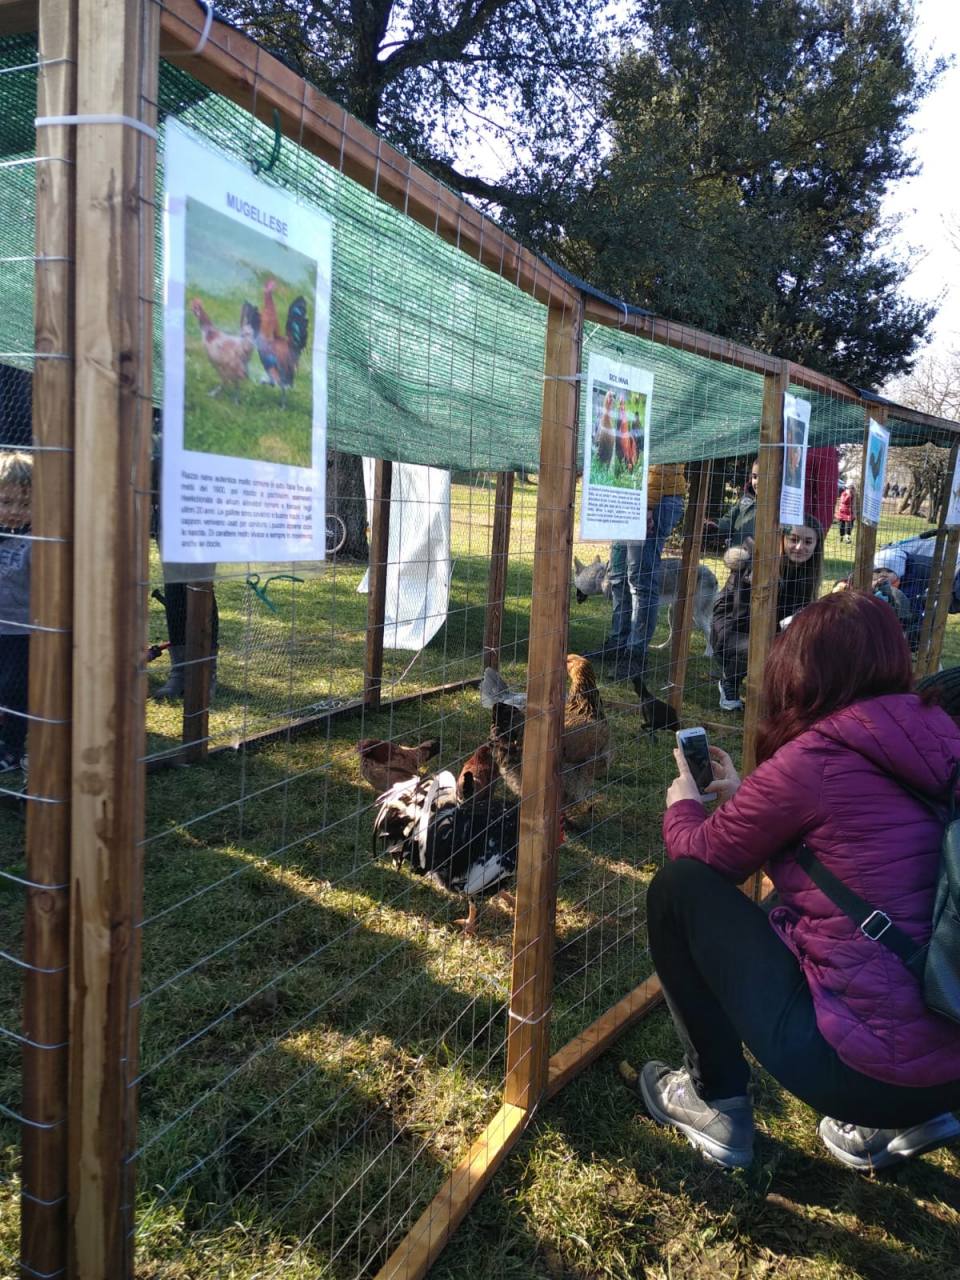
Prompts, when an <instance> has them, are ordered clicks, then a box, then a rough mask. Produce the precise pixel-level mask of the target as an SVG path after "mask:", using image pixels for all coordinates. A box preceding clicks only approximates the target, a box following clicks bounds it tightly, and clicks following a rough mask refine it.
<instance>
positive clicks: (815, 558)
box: [710, 515, 823, 711]
mask: <svg viewBox="0 0 960 1280" xmlns="http://www.w3.org/2000/svg"><path fill="white" fill-rule="evenodd" d="M723 563H724V564H725V565H726V566H727V568H728V569H729V570H730V576H729V578H727V581H726V582H725V583H724V585H723V588H722V590H721V591H720V593H719V594H718V596H717V598H716V600H715V601H714V605H713V623H712V625H711V629H710V643H711V645H712V646H713V651H714V654H715V656H716V659H717V661H718V662H719V664H720V670H721V677H720V710H721V711H739V710H740V708H741V707H742V706H743V701H742V699H741V697H740V685H741V683H742V681H743V678H744V676H745V675H746V674H747V653H748V650H749V648H750V604H751V596H752V591H753V539H752V538H750V539H749V540H748V541H747V542H745V543H744V544H743V545H742V546H738V547H730V548H729V549H728V550H727V551H725V552H724V556H723ZM822 573H823V531H822V529H821V528H820V524H819V522H818V521H817V519H816V518H815V517H814V516H811V515H807V516H804V519H803V524H802V525H791V526H790V527H789V528H786V529H784V530H783V531H782V533H781V535H780V564H779V566H778V568H777V580H778V586H777V625H778V626H779V625H780V623H782V622H785V621H786V620H787V619H788V618H792V617H793V615H794V614H795V613H798V612H799V611H800V610H801V609H803V608H804V607H805V606H806V605H808V604H810V602H811V601H812V600H815V599H816V597H817V593H818V592H819V590H820V577H821V574H822Z"/></svg>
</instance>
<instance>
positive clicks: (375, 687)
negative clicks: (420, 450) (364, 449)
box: [363, 458, 393, 711]
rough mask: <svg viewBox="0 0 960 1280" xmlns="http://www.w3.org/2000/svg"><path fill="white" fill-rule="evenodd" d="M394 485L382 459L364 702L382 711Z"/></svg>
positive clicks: (373, 524) (376, 489) (376, 481)
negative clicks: (388, 562) (388, 565)
mask: <svg viewBox="0 0 960 1280" xmlns="http://www.w3.org/2000/svg"><path fill="white" fill-rule="evenodd" d="M392 485H393V463H392V462H384V461H383V459H382V458H378V459H377V461H376V466H375V468H374V474H373V516H372V519H371V521H370V565H369V569H370V575H369V577H368V579H367V592H368V594H367V651H366V657H365V661H364V666H363V705H364V706H365V707H366V708H367V710H368V711H379V710H380V687H381V685H382V684H383V619H384V613H385V610H386V607H387V558H388V556H389V554H390V552H389V548H390V490H391V488H392Z"/></svg>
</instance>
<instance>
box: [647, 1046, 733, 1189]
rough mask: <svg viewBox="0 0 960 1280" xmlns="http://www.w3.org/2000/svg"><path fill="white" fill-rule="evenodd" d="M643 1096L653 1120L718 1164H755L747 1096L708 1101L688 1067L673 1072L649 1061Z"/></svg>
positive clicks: (663, 1064)
mask: <svg viewBox="0 0 960 1280" xmlns="http://www.w3.org/2000/svg"><path fill="white" fill-rule="evenodd" d="M640 1093H641V1094H642V1096H643V1101H644V1103H645V1104H646V1108H647V1110H648V1111H649V1113H650V1115H651V1116H652V1117H653V1119H654V1120H656V1121H658V1122H659V1123H660V1124H669V1125H672V1126H673V1128H674V1129H679V1130H680V1132H681V1133H682V1134H684V1135H685V1136H686V1139H687V1141H688V1142H689V1143H690V1144H691V1146H694V1147H697V1148H698V1149H699V1150H700V1151H702V1152H703V1154H704V1155H706V1156H709V1158H710V1159H711V1160H715V1161H716V1162H717V1164H722V1165H723V1166H724V1167H725V1168H727V1169H745V1168H746V1167H747V1165H749V1164H750V1163H751V1162H752V1160H753V1136H754V1126H753V1104H752V1103H751V1101H750V1099H749V1098H748V1097H747V1096H746V1094H743V1095H741V1096H740V1097H737V1098H713V1099H712V1100H711V1101H710V1102H706V1101H705V1100H704V1099H703V1098H701V1097H700V1095H699V1094H698V1093H697V1091H696V1089H695V1088H694V1086H693V1081H692V1080H691V1079H690V1073H689V1072H688V1071H687V1070H686V1069H685V1068H682V1067H681V1068H680V1069H679V1070H677V1071H672V1070H671V1069H670V1068H669V1067H668V1066H667V1065H666V1064H665V1063H663V1062H648V1063H647V1064H646V1066H645V1067H644V1068H643V1070H642V1071H641V1072H640Z"/></svg>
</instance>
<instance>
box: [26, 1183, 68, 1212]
mask: <svg viewBox="0 0 960 1280" xmlns="http://www.w3.org/2000/svg"><path fill="white" fill-rule="evenodd" d="M66 1198H67V1197H66V1196H57V1198H56V1200H43V1199H41V1197H40V1196H34V1195H31V1194H30V1192H29V1191H24V1190H23V1188H22V1187H21V1188H20V1199H21V1200H29V1201H30V1203H31V1204H39V1205H42V1206H43V1208H44V1209H52V1208H54V1207H55V1206H56V1205H58V1204H63V1203H64V1201H65V1200H66Z"/></svg>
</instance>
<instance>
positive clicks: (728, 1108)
mask: <svg viewBox="0 0 960 1280" xmlns="http://www.w3.org/2000/svg"><path fill="white" fill-rule="evenodd" d="M911 690H912V675H911V667H910V653H909V650H908V648H907V645H906V641H905V640H904V637H903V632H902V630H901V628H900V625H899V623H898V622H897V618H896V615H895V614H894V612H893V610H892V609H890V608H889V606H885V605H884V602H883V601H881V600H876V599H874V598H873V597H872V596H868V595H866V594H862V593H859V592H840V593H837V594H834V595H829V596H827V597H825V598H824V599H822V600H819V601H817V602H816V603H815V604H812V605H810V606H808V607H807V608H806V609H805V610H803V611H802V612H801V613H800V614H798V616H797V617H796V618H795V619H794V621H793V622H792V623H791V625H790V627H789V628H787V630H786V631H785V632H783V633H782V634H781V635H780V636H778V637H777V640H776V641H775V643H774V646H773V649H772V651H771V654H770V658H769V660H768V662H767V666H766V669H765V671H764V695H765V701H766V705H767V708H768V714H767V718H766V720H765V721H764V722H763V723H762V724H761V726H760V732H759V736H758V749H757V757H758V761H759V762H760V763H759V764H758V767H757V768H756V770H755V771H754V772H753V773H752V774H751V775H750V776H749V777H748V778H746V779H745V780H744V781H743V782H742V783H741V782H740V780H739V778H738V777H737V775H736V773H735V771H734V769H733V765H732V762H731V761H730V758H729V756H727V755H726V753H725V752H722V751H719V750H717V749H715V748H711V755H712V756H713V759H714V772H715V774H716V778H717V780H716V781H715V782H714V783H713V785H712V787H711V788H710V790H711V791H714V792H715V793H716V794H717V796H718V797H719V798H720V800H721V803H720V805H719V806H718V808H717V809H716V811H715V812H713V813H712V814H710V816H707V813H706V812H705V810H704V807H703V804H702V803H701V801H700V799H699V796H698V789H697V786H696V784H695V783H694V782H693V779H692V778H691V777H690V774H689V771H688V770H687V768H686V765H685V763H684V761H683V758H682V756H680V755H679V753H677V761H678V766H679V767H680V770H681V773H680V776H679V777H678V778H677V779H676V780H675V781H674V782H673V784H672V785H671V787H670V789H669V790H668V792H667V804H668V808H667V812H666V815H665V816H664V822H663V830H664V839H665V841H666V847H667V853H668V855H669V857H670V859H671V862H670V863H669V864H668V865H667V866H666V867H664V869H663V870H662V871H661V872H659V873H658V875H657V876H656V877H655V878H654V880H653V882H652V884H651V886H650V891H649V895H648V900H647V901H648V928H649V934H650V949H651V952H652V955H653V961H654V964H655V966H656V970H657V973H658V975H659V977H660V980H661V982H662V984H663V989H664V994H665V996H666V999H667V1003H668V1005H669V1006H670V1010H671V1013H672V1015H673V1019H674V1023H675V1025H676V1028H677V1031H678V1034H679V1036H680V1040H681V1042H682V1044H683V1047H684V1050H685V1067H684V1068H681V1069H680V1070H678V1071H671V1070H670V1069H669V1068H668V1067H666V1066H665V1065H664V1064H662V1063H659V1062H651V1063H647V1064H646V1066H645V1067H644V1069H643V1071H642V1073H641V1078H640V1088H641V1091H642V1093H643V1097H644V1101H645V1102H646V1104H647V1108H648V1110H649V1111H650V1113H651V1115H652V1116H653V1117H654V1119H656V1120H659V1121H660V1122H661V1123H664V1124H670V1125H673V1126H674V1127H676V1128H679V1129H680V1130H681V1131H682V1132H684V1133H685V1134H686V1135H687V1137H688V1138H689V1139H690V1141H691V1142H693V1144H694V1145H695V1146H697V1147H699V1148H700V1149H701V1150H703V1151H704V1152H705V1153H706V1154H708V1155H710V1156H712V1157H713V1158H714V1159H716V1160H718V1161H720V1162H721V1163H723V1164H726V1165H729V1166H736V1165H745V1164H749V1162H750V1160H751V1158H752V1154H753V1133H754V1129H753V1111H752V1106H751V1104H750V1100H749V1098H748V1096H747V1084H748V1080H749V1074H750V1073H749V1067H748V1065H747V1062H746V1059H745V1058H744V1056H743V1049H742V1046H743V1045H744V1044H746V1045H747V1047H748V1048H749V1049H750V1050H751V1052H752V1053H753V1054H754V1056H755V1057H756V1058H757V1059H758V1060H759V1061H760V1062H761V1063H762V1065H763V1066H765V1067H766V1068H767V1070H768V1071H770V1072H771V1074H772V1075H774V1076H775V1077H776V1078H777V1079H778V1080H779V1081H780V1082H781V1083H782V1084H783V1085H784V1086H785V1087H786V1088H787V1089H789V1090H790V1092H791V1093H794V1094H796V1096H797V1097H799V1098H801V1099H802V1100H803V1101H805V1102H807V1103H809V1104H810V1105H811V1106H813V1107H815V1108H817V1109H818V1110H819V1111H821V1112H824V1113H825V1115H826V1116H827V1117H834V1118H828V1119H824V1120H823V1121H822V1122H821V1125H820V1133H821V1136H822V1138H823V1140H824V1142H825V1143H826V1145H827V1147H828V1148H829V1149H830V1151H831V1152H832V1153H833V1154H834V1155H835V1156H837V1157H838V1158H839V1159H840V1160H842V1161H843V1162H844V1163H846V1164H848V1165H850V1166H853V1167H855V1168H865V1167H874V1168H881V1167H883V1166H884V1165H887V1164H891V1163H893V1162H895V1161H896V1160H899V1159H904V1158H906V1157H909V1156H912V1155H917V1154H919V1153H920V1152H921V1151H929V1150H931V1149H932V1148H934V1147H937V1146H941V1145H943V1143H945V1142H947V1141H950V1140H951V1139H953V1138H956V1137H958V1136H960V1123H958V1121H957V1119H956V1118H955V1117H954V1116H953V1115H952V1114H950V1113H951V1110H952V1109H954V1108H957V1107H960V1024H957V1023H955V1022H951V1021H950V1020H949V1019H946V1018H943V1017H941V1016H939V1015H938V1014H935V1013H932V1012H931V1011H930V1010H929V1009H927V1007H926V1005H925V1004H924V1001H923V995H922V991H921V988H920V983H919V981H918V980H917V979H916V978H915V977H914V976H913V975H912V974H911V973H910V971H909V970H908V969H907V968H906V966H905V965H904V964H903V962H902V961H901V960H900V959H898V957H897V956H896V955H894V954H893V953H892V952H891V951H890V950H889V949H888V948H887V947H885V946H884V945H883V944H882V943H880V942H878V941H876V940H875V939H873V938H871V937H869V936H867V934H865V933H863V932H862V931H861V930H860V928H859V927H858V925H857V924H855V923H854V922H853V921H852V920H851V919H849V918H848V917H847V916H846V915H845V914H844V913H843V912H842V911H841V910H840V908H839V907H837V906H836V905H834V903H833V902H832V901H831V900H830V899H829V898H828V897H827V896H826V895H825V894H824V893H822V892H821V891H820V890H819V889H818V888H816V887H815V885H814V884H813V882H812V881H811V880H810V878H809V876H808V875H807V874H806V872H805V871H803V870H802V869H801V867H800V865H799V864H798V862H797V860H796V856H795V855H796V851H797V848H798V846H799V844H800V843H801V842H805V843H806V844H807V846H808V847H809V848H810V849H811V850H812V851H813V853H814V854H815V855H816V856H817V858H818V859H819V860H820V861H821V862H822V863H823V864H824V865H825V866H826V867H827V868H828V869H829V870H830V871H832V872H833V874H834V875H835V876H836V877H837V878H838V879H840V880H841V881H843V882H844V883H845V884H846V885H848V886H849V887H850V888H851V889H853V890H854V892H855V893H857V894H858V895H859V896H860V897H861V898H863V899H865V900H866V901H867V902H868V903H870V904H871V905H873V906H875V907H877V908H878V909H880V910H882V911H883V912H885V913H886V914H887V915H888V916H889V917H890V918H891V920H892V921H893V922H894V923H895V924H898V925H899V926H900V928H901V929H903V930H905V931H906V932H907V933H908V934H909V935H910V936H911V937H912V938H913V939H915V941H916V942H917V944H918V945H922V944H923V943H924V942H925V941H926V940H927V939H928V938H929V935H930V927H931V920H932V915H933V898H934V887H935V884H936V878H937V873H938V868H939V863H940V844H941V838H942V834H943V826H942V824H941V823H940V822H939V821H938V820H937V818H936V816H935V815H934V814H933V813H931V811H930V810H929V809H928V808H927V807H925V806H924V805H923V804H922V803H921V802H920V801H919V800H917V799H916V798H915V797H914V796H911V795H910V794H909V792H908V791H907V790H905V789H904V785H901V784H905V785H906V786H908V787H910V788H912V789H913V790H915V791H917V792H919V793H921V794H922V795H924V796H928V797H929V798H930V799H931V801H933V802H935V803H936V802H939V801H943V802H944V803H945V802H946V798H947V795H948V792H949V789H950V785H951V779H952V778H954V777H955V776H956V774H955V767H956V765H957V763H958V762H960V729H958V728H957V726H956V724H955V723H954V722H953V720H951V719H950V717H949V716H948V715H947V714H946V712H944V711H943V710H941V709H940V708H939V707H937V706H932V705H928V704H927V703H926V702H925V701H924V700H923V698H922V697H921V696H918V695H917V694H915V693H913V692H911ZM761 868H765V869H766V871H767V874H768V875H769V876H770V878H771V879H772V881H773V883H774V885H775V887H776V890H777V901H776V905H775V906H773V907H772V908H771V909H770V911H769V913H766V912H764V911H763V909H762V908H760V907H758V906H756V905H755V904H754V903H753V902H751V901H750V900H749V899H748V898H747V897H746V896H744V894H742V893H741V892H740V891H739V890H738V889H737V888H736V887H735V886H736V885H737V884H738V883H740V882H741V881H743V880H745V879H746V878H747V877H748V876H750V875H752V874H753V873H754V872H756V871H759V870H760V869H761Z"/></svg>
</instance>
